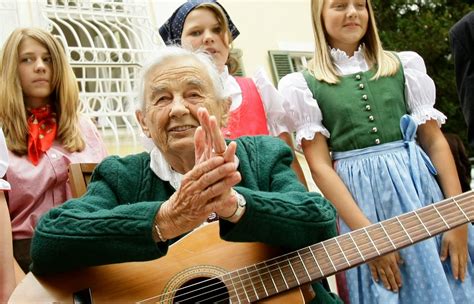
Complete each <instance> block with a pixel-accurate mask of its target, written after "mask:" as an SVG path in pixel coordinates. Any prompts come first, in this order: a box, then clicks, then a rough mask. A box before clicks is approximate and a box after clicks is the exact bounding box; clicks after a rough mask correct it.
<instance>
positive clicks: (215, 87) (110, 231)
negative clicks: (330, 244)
mask: <svg viewBox="0 0 474 304" xmlns="http://www.w3.org/2000/svg"><path fill="white" fill-rule="evenodd" d="M157 53H158V54H157V56H156V58H154V59H153V60H152V61H151V62H150V63H149V64H148V65H145V66H144V68H143V75H142V79H141V85H140V86H139V89H140V98H139V100H140V101H141V104H140V105H139V106H138V110H137V112H136V113H137V118H138V120H139V122H140V124H141V127H142V130H143V132H144V134H145V135H146V136H148V137H149V138H150V139H151V140H152V141H153V143H154V144H155V148H153V150H152V151H151V152H150V153H148V152H144V153H141V154H137V155H131V156H127V157H124V158H119V157H117V156H112V157H109V158H107V159H105V160H104V161H103V162H102V163H101V164H99V165H98V167H97V168H96V170H95V172H94V174H93V176H92V181H91V183H90V184H89V187H88V189H87V193H86V194H85V195H84V196H82V197H81V198H77V199H72V200H70V201H69V202H66V203H65V204H64V205H62V206H60V207H58V208H55V209H53V210H51V211H50V212H49V213H47V214H46V215H45V216H43V217H42V219H41V220H40V222H39V224H38V226H37V229H36V233H35V237H34V239H33V243H32V257H33V265H32V271H33V272H34V273H36V274H45V273H49V272H59V271H65V270H69V269H72V268H77V267H84V266H93V265H100V264H110V263H119V262H128V261H144V260H151V259H157V258H160V257H162V256H164V255H166V253H167V250H168V246H169V245H170V244H172V243H173V242H174V241H176V240H177V239H179V238H180V237H182V236H183V235H185V234H186V233H188V232H190V231H192V230H193V229H195V228H197V227H199V226H201V225H202V224H203V223H204V222H206V221H207V220H208V217H209V216H210V215H211V214H212V213H215V214H217V216H218V217H219V227H220V236H221V237H222V238H223V239H225V240H228V241H240V242H264V243H268V244H272V245H276V246H284V247H286V248H299V247H302V246H305V245H309V244H312V243H316V242H319V241H322V240H324V239H327V238H330V237H332V236H334V235H335V233H336V229H335V211H334V208H333V206H332V205H331V204H330V203H329V202H328V201H327V200H325V199H324V198H322V197H321V196H320V195H319V194H316V193H309V192H306V190H305V188H304V187H303V185H302V184H301V183H300V182H298V180H297V178H296V176H295V174H294V173H293V171H292V170H291V168H290V164H291V161H292V156H291V155H292V154H291V150H290V148H289V147H288V146H286V145H285V144H284V143H283V142H282V141H280V140H278V139H275V138H273V137H262V136H256V137H242V138H239V139H237V140H236V141H233V142H230V143H228V144H226V142H225V141H224V139H223V136H222V134H221V131H220V125H221V124H222V123H223V122H224V121H225V119H226V117H227V109H228V104H227V103H228V101H229V98H228V97H226V96H225V95H224V94H223V91H222V85H221V83H220V80H219V75H218V73H217V71H216V70H215V68H214V65H213V64H212V61H211V59H210V58H209V57H208V55H206V54H204V53H202V54H195V53H192V52H191V51H187V50H184V49H181V48H178V47H170V48H165V49H161V50H159V51H158V52H157ZM208 113H210V114H211V115H209V114H208ZM97 244H100V246H97ZM77 248H81V250H77ZM66 253H67V254H66ZM66 256H67V258H66ZM316 285H317V287H318V288H319V289H318V290H317V293H318V299H320V301H335V300H334V299H333V298H332V297H331V296H330V294H329V293H328V292H327V291H325V290H324V288H321V286H320V285H319V284H316Z"/></svg>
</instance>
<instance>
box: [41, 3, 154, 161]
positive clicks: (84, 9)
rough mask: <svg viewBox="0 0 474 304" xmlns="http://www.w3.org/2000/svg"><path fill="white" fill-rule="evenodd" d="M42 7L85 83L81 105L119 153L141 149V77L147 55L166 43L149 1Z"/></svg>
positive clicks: (77, 73) (81, 94) (50, 4)
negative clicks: (137, 90)
mask: <svg viewBox="0 0 474 304" xmlns="http://www.w3.org/2000/svg"><path fill="white" fill-rule="evenodd" d="M41 11H42V12H43V14H44V16H45V17H46V18H47V20H48V23H49V25H48V26H49V27H50V28H49V29H50V31H51V32H52V33H53V34H54V35H55V36H57V37H58V38H59V39H60V40H61V41H62V42H63V44H64V46H65V49H66V52H67V54H68V56H69V60H70V63H71V65H72V67H73V69H74V73H75V74H76V77H77V79H78V83H79V89H80V99H81V111H82V112H83V113H84V114H85V115H87V116H89V117H90V118H92V119H93V120H94V121H95V122H96V123H97V126H98V127H99V129H100V130H101V131H102V134H103V136H104V139H105V140H106V141H109V142H110V141H112V142H113V143H115V150H116V151H115V153H124V148H125V149H127V148H129V151H130V152H134V151H135V150H137V147H138V146H139V144H138V141H137V132H136V131H137V123H136V120H135V114H134V109H133V106H132V104H133V102H134V98H135V93H134V85H135V80H136V77H137V74H138V71H139V69H140V63H141V62H142V60H143V59H144V58H145V57H146V55H147V54H150V53H151V52H152V51H153V50H154V49H156V48H157V47H159V46H161V45H162V41H161V39H160V38H159V35H158V33H157V29H155V28H153V26H152V25H151V22H150V20H149V16H148V14H147V11H148V10H147V7H146V2H135V1H127V0H124V1H117V0H116V1H113V0H108V1H106V0H73V1H59V0H47V1H45V3H44V5H43V6H42V7H41ZM130 148H131V149H130ZM109 152H112V151H109Z"/></svg>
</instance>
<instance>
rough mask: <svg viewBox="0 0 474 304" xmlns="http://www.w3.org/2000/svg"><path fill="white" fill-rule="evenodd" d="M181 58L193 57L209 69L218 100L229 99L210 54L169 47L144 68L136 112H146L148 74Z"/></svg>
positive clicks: (140, 80) (138, 91) (160, 50)
mask: <svg viewBox="0 0 474 304" xmlns="http://www.w3.org/2000/svg"><path fill="white" fill-rule="evenodd" d="M179 57H191V58H194V59H195V60H196V61H198V62H199V63H201V64H202V65H203V66H204V67H205V68H206V69H207V73H208V75H209V77H210V78H211V81H212V84H213V87H214V93H215V96H216V98H217V99H218V100H221V101H223V100H225V99H227V97H228V96H227V95H225V93H224V85H223V84H222V81H221V78H220V77H219V72H218V71H217V68H216V66H215V64H214V63H213V60H212V57H211V56H210V55H209V54H207V53H205V52H204V51H202V50H196V51H190V50H186V49H183V48H182V47H179V46H167V47H163V48H160V49H158V50H157V52H156V54H154V55H153V57H152V58H151V59H149V60H148V61H147V62H146V63H145V64H144V65H143V66H142V69H141V72H140V77H139V78H138V81H137V87H136V88H137V99H136V105H135V110H138V111H145V105H146V102H145V82H146V79H147V77H148V73H149V72H150V71H151V70H153V69H155V68H156V67H157V66H159V65H160V64H162V63H163V62H164V61H166V60H169V59H175V60H176V61H177V62H179Z"/></svg>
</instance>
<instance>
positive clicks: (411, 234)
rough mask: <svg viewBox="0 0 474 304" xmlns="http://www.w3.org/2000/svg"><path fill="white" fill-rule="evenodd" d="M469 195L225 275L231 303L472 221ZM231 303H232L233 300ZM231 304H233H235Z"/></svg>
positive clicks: (310, 279) (346, 266)
mask: <svg viewBox="0 0 474 304" xmlns="http://www.w3.org/2000/svg"><path fill="white" fill-rule="evenodd" d="M473 214H474V191H469V192H466V193H463V194H460V195H458V196H455V197H452V198H449V199H445V200H443V201H441V202H438V203H436V204H431V205H429V206H426V207H424V208H421V209H418V210H415V211H412V212H408V213H405V214H402V215H400V216H397V217H394V218H391V219H388V220H385V221H382V222H379V223H376V224H372V225H370V226H368V227H365V228H361V229H358V230H355V231H352V232H350V233H346V234H343V235H340V236H338V237H335V238H332V239H329V240H326V241H324V242H321V243H318V244H315V245H312V246H309V247H306V248H303V249H300V250H297V251H294V252H291V253H289V254H286V255H283V256H280V257H277V258H274V259H271V260H267V261H265V262H262V263H259V264H255V265H252V266H249V267H246V268H242V269H239V270H236V271H233V272H230V273H228V274H226V275H225V276H224V277H223V281H225V282H226V283H227V285H228V286H233V287H234V289H235V290H234V292H232V293H231V294H232V297H237V299H234V300H235V301H236V302H237V301H238V302H239V303H240V301H243V302H246V301H253V300H259V299H263V298H266V297H269V296H272V295H275V294H278V293H281V292H283V291H287V290H289V289H292V288H294V287H297V286H301V285H303V284H306V283H310V282H313V281H316V280H319V279H321V278H324V277H328V276H331V275H333V274H335V273H337V272H340V271H343V270H346V269H349V268H352V267H355V266H358V265H360V264H362V263H366V262H368V261H370V260H372V259H374V258H377V257H379V256H381V255H384V254H387V253H390V252H393V251H397V250H399V249H401V248H404V247H407V246H410V245H412V244H414V243H417V242H420V241H422V240H425V239H427V238H430V237H432V236H435V235H437V234H439V233H442V232H444V231H447V230H449V229H452V228H455V227H457V226H460V225H462V224H465V223H468V222H471V221H473V220H474V215H473ZM232 297H231V299H232ZM234 300H233V301H232V302H234Z"/></svg>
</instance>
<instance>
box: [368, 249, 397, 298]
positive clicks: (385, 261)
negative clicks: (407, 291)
mask: <svg viewBox="0 0 474 304" xmlns="http://www.w3.org/2000/svg"><path fill="white" fill-rule="evenodd" d="M402 263H403V261H402V259H401V258H400V255H399V254H398V252H392V253H389V254H386V255H384V256H381V257H379V258H377V259H375V260H373V261H371V262H369V268H370V272H371V273H372V277H373V278H374V280H375V282H378V281H379V280H381V281H382V284H383V285H384V286H385V288H387V289H388V290H392V291H393V292H397V291H398V289H399V288H400V287H402V276H401V274H400V268H399V265H400V264H402Z"/></svg>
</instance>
